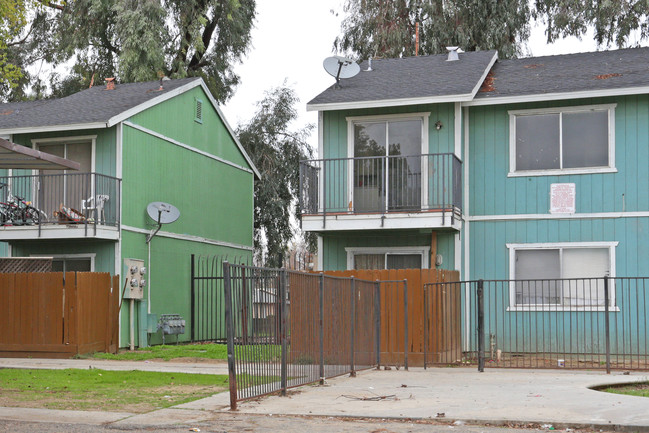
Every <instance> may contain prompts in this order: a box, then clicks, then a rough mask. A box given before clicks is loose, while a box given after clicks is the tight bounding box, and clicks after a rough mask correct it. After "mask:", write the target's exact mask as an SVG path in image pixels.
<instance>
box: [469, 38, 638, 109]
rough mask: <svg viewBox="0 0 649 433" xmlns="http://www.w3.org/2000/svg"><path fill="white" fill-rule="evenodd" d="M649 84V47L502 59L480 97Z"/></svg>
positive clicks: (479, 93) (607, 88)
mask: <svg viewBox="0 0 649 433" xmlns="http://www.w3.org/2000/svg"><path fill="white" fill-rule="evenodd" d="M646 86H649V48H632V49H624V50H615V51H598V52H591V53H578V54H564V55H559V56H545V57H529V58H524V59H515V60H499V61H498V62H497V63H496V64H495V65H494V67H493V68H492V71H491V73H490V74H489V77H488V78H487V80H485V85H483V87H482V89H481V90H480V92H478V94H477V95H476V99H489V98H498V97H508V96H524V95H544V94H549V93H570V92H579V91H593V90H613V89H623V88H636V87H646Z"/></svg>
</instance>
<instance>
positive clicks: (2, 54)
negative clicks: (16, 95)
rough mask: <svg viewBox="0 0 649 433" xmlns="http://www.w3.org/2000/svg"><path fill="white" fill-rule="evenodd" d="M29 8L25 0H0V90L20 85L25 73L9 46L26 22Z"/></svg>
mask: <svg viewBox="0 0 649 433" xmlns="http://www.w3.org/2000/svg"><path fill="white" fill-rule="evenodd" d="M26 13H27V8H26V5H25V3H24V2H18V1H14V0H0V90H2V89H3V88H5V89H13V88H16V87H17V86H18V85H19V82H20V80H21V78H23V74H22V72H21V70H20V67H18V66H17V65H15V64H14V63H13V62H12V61H11V59H10V56H9V52H8V50H9V47H10V46H11V45H12V44H14V42H13V41H14V39H15V38H16V37H17V36H18V35H19V34H20V33H21V31H22V29H23V27H24V26H25V24H26V21H27V18H26Z"/></svg>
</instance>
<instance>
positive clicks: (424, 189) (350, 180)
mask: <svg viewBox="0 0 649 433" xmlns="http://www.w3.org/2000/svg"><path fill="white" fill-rule="evenodd" d="M429 117H430V112H422V113H401V114H380V115H374V116H350V117H346V120H347V157H348V158H349V162H348V167H347V172H348V173H349V176H347V202H348V203H353V202H354V160H353V158H354V125H355V124H357V123H385V124H386V126H385V127H386V129H387V124H388V122H394V121H407V120H420V121H421V147H420V155H425V154H427V153H429V152H428V146H429V144H428V119H429ZM386 132H387V131H386ZM386 137H387V133H386ZM426 166H427V161H424V159H423V158H422V159H421V182H422V185H421V207H422V209H424V208H426V207H427V204H428V171H427V170H425V168H426ZM385 175H386V180H385V182H386V185H387V176H388V174H387V173H386V174H385ZM321 197H322V195H321ZM386 203H389V197H387V192H386ZM386 211H387V209H386Z"/></svg>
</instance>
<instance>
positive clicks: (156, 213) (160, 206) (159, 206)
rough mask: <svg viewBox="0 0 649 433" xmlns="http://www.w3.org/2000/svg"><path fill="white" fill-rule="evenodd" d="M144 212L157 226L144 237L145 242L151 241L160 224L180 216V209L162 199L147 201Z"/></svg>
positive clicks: (172, 220) (167, 222) (170, 221)
mask: <svg viewBox="0 0 649 433" xmlns="http://www.w3.org/2000/svg"><path fill="white" fill-rule="evenodd" d="M146 213H147V214H149V217H151V219H152V220H153V221H155V222H156V223H158V228H156V229H155V231H153V232H151V233H150V234H148V235H147V237H146V243H147V244H148V243H149V242H151V239H153V237H154V236H155V235H156V233H158V231H160V227H162V224H169V223H172V222H174V221H176V220H177V219H178V218H179V217H180V211H179V210H178V208H176V207H175V206H174V205H172V204H169V203H165V202H162V201H154V202H152V203H149V204H148V205H147V207H146Z"/></svg>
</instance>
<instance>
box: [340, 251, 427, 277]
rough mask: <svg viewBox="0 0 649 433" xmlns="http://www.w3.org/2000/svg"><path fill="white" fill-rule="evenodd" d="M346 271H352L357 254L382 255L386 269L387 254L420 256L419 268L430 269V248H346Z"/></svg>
mask: <svg viewBox="0 0 649 433" xmlns="http://www.w3.org/2000/svg"><path fill="white" fill-rule="evenodd" d="M345 251H346V252H347V270H350V271H353V270H354V256H355V255H357V254H383V256H384V257H383V259H384V262H383V266H384V269H387V264H388V254H390V255H406V254H408V255H410V254H419V255H421V268H422V269H428V268H429V267H430V247H347V248H345Z"/></svg>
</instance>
